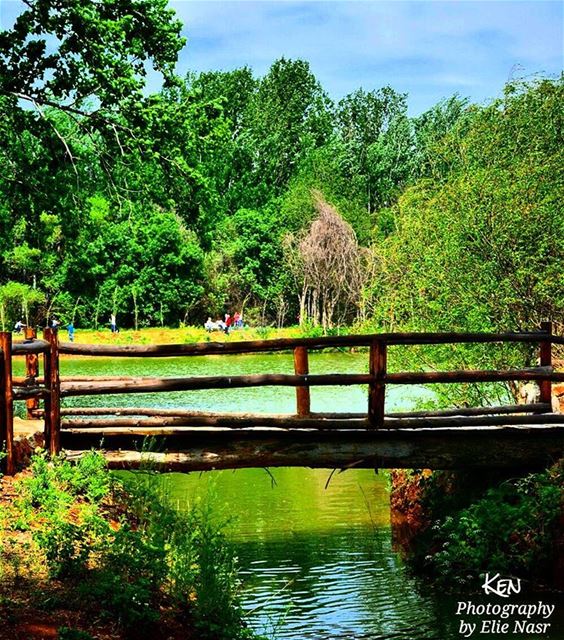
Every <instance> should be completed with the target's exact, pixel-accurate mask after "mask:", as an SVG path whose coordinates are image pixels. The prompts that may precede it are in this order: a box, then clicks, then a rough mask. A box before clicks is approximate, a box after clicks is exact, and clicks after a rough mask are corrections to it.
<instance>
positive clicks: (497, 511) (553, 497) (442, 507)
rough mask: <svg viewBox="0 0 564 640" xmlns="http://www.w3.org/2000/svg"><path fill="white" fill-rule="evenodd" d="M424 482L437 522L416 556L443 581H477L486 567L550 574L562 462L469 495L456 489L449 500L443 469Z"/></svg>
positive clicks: (563, 479)
mask: <svg viewBox="0 0 564 640" xmlns="http://www.w3.org/2000/svg"><path fill="white" fill-rule="evenodd" d="M420 484H421V490H422V496H423V497H422V506H423V511H424V512H426V513H427V514H428V515H429V517H430V518H431V519H432V520H433V524H432V526H431V527H430V528H429V529H428V530H427V532H426V534H425V535H424V536H422V538H421V540H420V541H419V554H417V555H416V556H415V558H414V559H413V560H414V561H415V562H416V563H420V565H421V567H422V568H423V569H424V570H426V571H429V572H430V573H431V574H432V575H433V577H434V579H436V580H437V581H438V582H439V583H440V584H442V585H444V586H448V585H453V584H457V585H460V584H468V585H470V584H476V579H477V577H478V576H479V575H480V574H482V573H485V572H486V571H489V572H490V573H491V572H493V573H496V572H499V573H500V574H501V575H515V576H520V577H524V578H529V579H535V578H536V579H539V578H540V579H543V577H544V576H550V574H551V567H552V561H553V544H554V543H555V535H556V533H557V531H558V518H559V514H560V509H561V498H562V490H563V488H564V473H563V468H562V464H561V463H560V464H557V465H555V466H553V467H552V468H551V469H549V470H547V471H544V472H541V473H536V474H530V475H528V476H526V477H524V478H519V479H511V480H505V481H503V482H501V483H499V482H498V483H496V484H495V485H494V486H491V487H490V488H489V489H487V490H486V491H485V492H484V491H482V493H481V494H480V495H478V496H473V497H470V498H469V497H468V496H467V495H466V496H464V495H463V496H462V498H461V497H460V495H458V496H457V494H456V491H454V492H451V494H450V499H448V497H449V493H448V490H445V482H444V478H443V476H442V474H440V473H434V474H432V475H430V476H426V477H423V476H422V477H421V478H420ZM459 493H460V492H459ZM462 493H463V494H464V492H462ZM445 497H446V498H447V499H446V500H445ZM429 549H431V550H433V551H432V552H431V553H430V554H429Z"/></svg>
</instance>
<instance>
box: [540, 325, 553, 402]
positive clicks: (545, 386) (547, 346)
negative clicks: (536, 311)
mask: <svg viewBox="0 0 564 640" xmlns="http://www.w3.org/2000/svg"><path fill="white" fill-rule="evenodd" d="M541 330H542V331H544V332H546V333H547V334H548V335H549V336H550V335H552V322H542V323H541ZM540 366H541V367H552V343H551V341H550V339H548V340H543V342H541V343H540ZM539 388H540V398H539V400H540V402H545V403H550V402H551V401H552V382H551V381H550V380H541V381H540V382H539Z"/></svg>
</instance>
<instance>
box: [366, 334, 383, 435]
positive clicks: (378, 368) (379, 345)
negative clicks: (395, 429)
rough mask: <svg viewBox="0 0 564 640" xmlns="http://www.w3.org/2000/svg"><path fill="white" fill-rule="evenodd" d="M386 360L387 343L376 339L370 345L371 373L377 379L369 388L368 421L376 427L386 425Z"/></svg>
mask: <svg viewBox="0 0 564 640" xmlns="http://www.w3.org/2000/svg"><path fill="white" fill-rule="evenodd" d="M386 360H387V348H386V343H385V342H383V341H381V340H374V342H373V343H372V344H371V346H370V375H371V376H374V377H375V378H376V380H375V381H374V382H372V383H371V384H370V385H369V389H368V423H369V425H370V426H371V427H373V428H375V429H378V428H381V427H383V426H384V412H385V401H386V385H385V383H384V378H385V376H386Z"/></svg>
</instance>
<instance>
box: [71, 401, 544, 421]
mask: <svg viewBox="0 0 564 640" xmlns="http://www.w3.org/2000/svg"><path fill="white" fill-rule="evenodd" d="M549 411H550V405H546V404H540V403H533V404H512V405H504V406H501V407H462V408H458V409H437V410H435V411H401V412H392V413H387V414H385V415H386V417H389V418H423V417H429V418H432V417H441V416H483V415H498V414H512V413H522V414H526V413H546V412H549ZM61 415H62V416H154V417H167V416H169V417H187V418H192V417H202V418H207V417H212V418H214V417H225V418H230V417H234V418H254V417H257V414H256V413H240V412H238V413H229V412H221V413H220V412H217V411H198V410H194V409H181V408H178V409H165V408H158V407H156V408H154V407H62V408H61ZM261 415H262V414H261ZM263 415H264V417H271V418H290V417H297V416H295V415H292V414H270V413H269V414H263ZM309 417H311V418H317V419H319V420H323V419H330V418H334V419H337V420H339V419H343V420H344V419H354V418H359V419H360V418H366V417H367V415H366V413H347V412H311V413H310V414H309Z"/></svg>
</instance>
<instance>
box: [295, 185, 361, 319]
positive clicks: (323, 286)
mask: <svg viewBox="0 0 564 640" xmlns="http://www.w3.org/2000/svg"><path fill="white" fill-rule="evenodd" d="M312 195H313V198H314V201H315V207H316V209H317V218H316V219H315V220H314V221H313V222H312V224H311V226H310V227H309V229H308V230H307V232H305V233H302V234H301V235H299V236H298V237H296V238H292V237H289V238H288V239H287V241H286V247H287V256H288V258H287V260H288V266H289V268H290V269H291V270H292V271H293V273H294V275H295V277H296V280H297V282H298V283H299V286H300V293H299V298H300V322H301V323H303V322H305V321H306V320H308V319H309V320H311V321H312V322H313V324H314V325H318V324H321V326H322V327H323V329H324V330H325V331H326V330H327V329H329V328H330V327H332V326H333V321H334V317H335V313H336V311H337V309H338V307H339V305H341V306H342V307H343V311H344V313H347V312H349V313H350V308H351V307H354V306H355V305H356V304H357V303H358V297H359V291H360V288H361V266H360V252H359V247H358V243H357V241H356V236H355V234H354V231H353V230H352V228H351V226H350V225H349V224H347V223H346V222H345V221H344V220H343V219H342V217H341V216H340V215H339V214H338V212H337V211H336V210H335V209H334V208H333V207H332V206H331V205H330V204H328V203H327V202H326V201H325V200H324V199H323V196H322V195H321V194H320V193H319V192H314V193H313V194H312Z"/></svg>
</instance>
